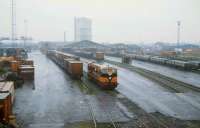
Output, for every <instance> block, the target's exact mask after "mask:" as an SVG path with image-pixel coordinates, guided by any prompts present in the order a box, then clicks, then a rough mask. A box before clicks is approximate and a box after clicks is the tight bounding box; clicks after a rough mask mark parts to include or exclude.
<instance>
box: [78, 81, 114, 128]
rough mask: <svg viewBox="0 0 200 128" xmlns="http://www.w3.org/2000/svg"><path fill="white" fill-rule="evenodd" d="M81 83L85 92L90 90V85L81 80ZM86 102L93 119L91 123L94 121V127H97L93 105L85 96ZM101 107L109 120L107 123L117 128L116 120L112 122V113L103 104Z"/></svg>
mask: <svg viewBox="0 0 200 128" xmlns="http://www.w3.org/2000/svg"><path fill="white" fill-rule="evenodd" d="M81 85H82V86H83V88H85V90H86V93H87V92H90V91H91V89H90V87H89V86H88V85H87V84H86V82H84V81H83V80H82V81H81ZM98 99H99V98H98ZM99 100H101V99H99ZM86 102H87V104H88V108H89V109H90V113H91V116H92V120H93V123H94V128H98V125H97V124H98V123H97V121H96V118H95V114H94V110H93V107H92V105H91V104H90V102H89V101H88V99H87V98H86ZM101 107H102V108H103V111H104V113H105V114H106V116H107V117H108V119H109V120H110V122H109V123H110V124H111V126H112V127H113V128H118V126H117V124H116V122H114V120H113V118H112V114H111V113H110V112H109V111H107V110H106V108H105V107H104V105H101Z"/></svg>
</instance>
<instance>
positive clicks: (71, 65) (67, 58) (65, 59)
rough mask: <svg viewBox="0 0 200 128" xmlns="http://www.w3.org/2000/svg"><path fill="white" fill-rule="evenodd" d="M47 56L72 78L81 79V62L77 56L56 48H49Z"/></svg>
mask: <svg viewBox="0 0 200 128" xmlns="http://www.w3.org/2000/svg"><path fill="white" fill-rule="evenodd" d="M47 56H48V57H49V58H50V59H52V60H53V61H54V62H55V63H56V64H58V65H59V66H60V67H61V68H63V69H64V70H65V71H66V72H67V73H68V74H69V75H70V76H71V77H72V78H75V79H81V77H82V76H83V63H82V62H81V61H80V58H79V57H77V56H74V55H71V54H67V53H63V52H59V51H56V50H49V51H48V52H47Z"/></svg>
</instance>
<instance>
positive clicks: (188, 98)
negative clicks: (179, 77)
mask: <svg viewBox="0 0 200 128" xmlns="http://www.w3.org/2000/svg"><path fill="white" fill-rule="evenodd" d="M82 60H83V61H86V59H82ZM89 61H91V60H89ZM101 63H102V62H101ZM104 64H105V65H111V64H109V63H104ZM111 66H114V67H116V68H117V69H118V82H119V85H118V88H117V89H116V90H117V91H118V92H119V93H121V94H123V95H125V96H126V97H128V98H129V99H130V100H131V101H133V102H134V103H136V104H137V105H138V106H140V107H141V108H143V109H144V110H145V111H147V112H149V113H152V112H160V113H162V114H164V115H166V116H171V117H175V118H179V119H185V120H200V100H199V99H200V93H198V92H187V93H174V92H173V91H171V90H168V89H167V88H164V87H163V86H161V85H160V84H159V83H156V82H153V81H151V80H149V79H147V78H145V77H144V76H141V75H139V74H137V73H134V72H132V71H129V70H128V69H124V68H121V67H118V66H115V65H111ZM84 69H85V71H87V64H85V66H84Z"/></svg>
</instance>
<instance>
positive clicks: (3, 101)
mask: <svg viewBox="0 0 200 128" xmlns="http://www.w3.org/2000/svg"><path fill="white" fill-rule="evenodd" d="M14 93H15V91H14V83H13V82H0V122H5V123H9V121H10V117H13V114H12V105H13V102H14V97H15V94H14Z"/></svg>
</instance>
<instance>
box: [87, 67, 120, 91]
mask: <svg viewBox="0 0 200 128" xmlns="http://www.w3.org/2000/svg"><path fill="white" fill-rule="evenodd" d="M88 78H89V79H91V80H94V81H95V82H96V83H97V84H98V85H99V86H100V87H101V88H103V89H114V88H116V87H117V69H115V68H113V67H109V66H105V65H99V64H96V63H90V64H88Z"/></svg>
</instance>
